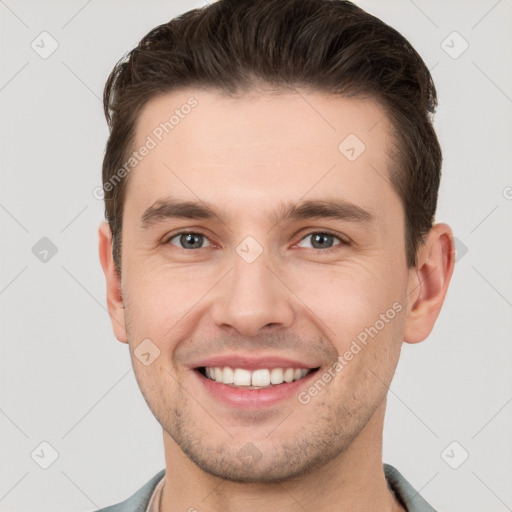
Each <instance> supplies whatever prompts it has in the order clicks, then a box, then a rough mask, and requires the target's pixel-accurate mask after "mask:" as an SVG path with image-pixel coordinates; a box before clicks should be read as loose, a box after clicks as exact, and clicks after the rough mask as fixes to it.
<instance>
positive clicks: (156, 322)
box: [99, 0, 454, 512]
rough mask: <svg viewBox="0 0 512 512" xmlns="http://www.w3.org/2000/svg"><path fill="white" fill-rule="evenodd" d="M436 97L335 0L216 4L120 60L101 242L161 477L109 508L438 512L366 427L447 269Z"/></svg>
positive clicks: (429, 320) (385, 33) (435, 304)
mask: <svg viewBox="0 0 512 512" xmlns="http://www.w3.org/2000/svg"><path fill="white" fill-rule="evenodd" d="M435 107H436V91H435V88H434V85H433V83H432V79H431V76H430V74H429V72H428V70H427V68H426V66H425V64H424V63H423V61H422V60H421V58H420V57H419V55H418V54H417V53H416V52H415V50H414V49H413V48H412V47H411V46H410V44H409V43H408V42H407V41H406V40H405V39H404V38H403V37H402V36H401V35H400V34H398V33H397V32H396V31H395V30H394V29H392V28H390V27H389V26H387V25H385V24H384V23H383V22H381V21H380V20H378V19H376V18H374V17H373V16H371V15H369V14H367V13H365V12H364V11H363V10H361V9H360V8H358V7H356V6H355V5H353V4H351V3H350V2H343V1H336V0H254V1H249V0H248V1H226V0H219V1H218V2H216V3H213V4H211V5H209V6H207V7H205V8H203V9H196V10H193V11H190V12H187V13H185V14H183V15H181V16H180V17H178V18H176V19H174V20H171V21H170V22H169V23H167V24H164V25H162V26H160V27H157V28H155V29H154V30H152V31H151V32H150V33H149V34H148V35H147V36H146V37H145V38H144V39H143V40H142V41H141V42H140V44H139V45H138V46H137V48H135V49H134V50H133V51H132V52H131V53H130V54H129V55H128V56H127V57H126V59H124V60H122V61H121V62H120V63H118V64H117V66H116V67H115V68H114V70H113V71H112V73H111V75H110V77H109V80H108V82H107V85H106V89H105V112H106V116H107V120H108V122H109V126H110V130H111V133H110V138H109V140H108V143H107V148H106V153H105V158H104V165H103V188H104V191H105V205H106V218H107V221H108V223H106V222H105V223H102V224H101V226H100V228H99V252H100V259H101V264H102V267H103V270H104V273H105V277H106V281H107V302H108V309H109V313H110V316H111V319H112V325H113V329H114V332H115V335H116V337H117V339H118V340H119V341H121V342H123V343H127V344H128V346H129V349H130V354H131V358H132V364H133V368H134V372H135V375H136V378H137V382H138V384H139V386H140V388H141V391H142V394H143V396H144V398H145V400H146V402H147V404H148V406H149V408H150V409H151V411H152V413H153V414H154V416H155V418H156V419H157V420H158V422H159V423H160V424H161V425H162V428H163V438H164V447H165V460H166V468H165V470H162V471H161V472H160V473H158V474H157V475H155V476H154V477H153V478H152V479H151V480H150V481H149V482H148V483H147V484H146V485H145V486H144V487H143V488H142V489H140V490H139V491H138V492H136V493H135V494H134V495H133V496H132V497H130V498H129V499H127V500H126V501H125V502H123V503H121V504H118V505H116V506H113V507H110V508H107V509H105V510H108V511H111V512H114V511H131V510H140V511H143V510H148V511H151V512H156V511H161V512H175V511H178V510H180V511H185V510H189V511H194V510H198V511H209V512H214V511H220V510H222V511H233V512H237V511H261V510H265V511H274V510H276V511H277V510H279V511H296V510H310V511H313V510H314V511H334V510H336V511H351V512H355V511H376V510H378V511H381V512H384V511H388V512H390V511H409V512H411V511H432V510H433V508H432V507H431V506H430V505H429V504H428V503H427V502H426V501H425V500H424V499H423V498H422V497H421V496H420V495H419V494H418V493H417V492H416V491H415V490H414V489H413V488H412V487H411V486H410V484H409V483H408V482H407V481H406V480H405V478H404V477H403V476H402V475H401V474H400V473H399V472H398V471H397V470H396V469H395V468H393V467H391V466H389V465H387V464H383V462H382V430H383V421H384V413H385V407H386V394H387V390H388V387H389V385H390V382H391V380H392V377H393V374H394V371H395V368H396V365H397V362H398V359H399V355H400V350H401V346H402V343H403V342H404V341H405V342H407V343H417V342H420V341H422V340H424V339H425V338H426V337H427V336H428V335H429V334H430V332H431V330H432V328H433V326H434V323H435V321H436V319H437V316H438V314H439V311H440V309H441V307H442V304H443V301H444V298H445V295H446V292H447V289H448V285H449V282H450V278H451V275H452V272H453V267H454V245H453V236H452V232H451V229H450V228H449V226H447V225H445V224H435V225H433V219H434V214H435V211H436V205H437V193H438V188H439V180H440V168H441V150H440V147H439V144H438V141H437V138H436V135H435V132H434V130H433V128H432V119H431V115H432V113H433V112H434V109H435Z"/></svg>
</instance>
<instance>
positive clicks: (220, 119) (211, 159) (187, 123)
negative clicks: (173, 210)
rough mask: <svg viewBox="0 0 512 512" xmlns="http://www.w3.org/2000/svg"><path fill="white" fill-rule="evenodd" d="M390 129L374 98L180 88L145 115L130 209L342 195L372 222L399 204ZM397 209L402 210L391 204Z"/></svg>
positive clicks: (148, 108)
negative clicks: (165, 202)
mask: <svg viewBox="0 0 512 512" xmlns="http://www.w3.org/2000/svg"><path fill="white" fill-rule="evenodd" d="M391 133H392V132H391V129H390V123H389V121H388V119H387V117H386V116H385V113H384V110H383V108H382V107H381V105H380V104H379V103H378V102H377V101H376V100H374V99H356V98H345V97H340V96H328V95H326V94H322V93H311V92H299V91H297V92H293V91H292V92H283V91H281V92H279V93H261V94H257V93H251V94H246V95H241V96H238V97H236V98H234V97H229V96H227V95H226V94H224V93H222V92H219V91H215V90H198V89H187V90H180V91H176V92H172V93H168V94H163V95H161V96H159V97H156V98H153V99H152V100H150V101H149V102H148V103H147V104H146V105H145V107H144V108H143V109H142V111H141V113H140V115H139V119H138V123H137V127H136V133H135V144H134V148H133V149H134V150H135V151H137V150H139V149H140V148H142V147H143V146H146V147H149V148H150V149H149V150H148V151H144V153H145V156H143V157H142V158H141V157H140V156H139V161H138V162H137V165H136V166H135V167H134V169H133V171H132V172H131V174H130V177H129V186H128V189H127V193H126V199H125V201H126V203H128V202H130V204H131V206H133V207H135V208H147V207H148V206H149V205H150V204H152V203H153V202H154V201H155V200H157V199H159V198H161V197H165V196H166V195H171V194H172V195H173V196H180V197H183V198H184V199H187V200H195V201H197V200H201V199H202V200H205V201H208V202H209V203H213V204H216V203H217V204H219V205H226V203H229V204H230V205H232V206H233V208H236V207H240V208H243V209H244V210H245V211H246V212H247V213H249V210H248V208H249V207H250V206H251V205H259V206H260V207H259V208H258V211H261V210H262V208H263V205H265V204H268V205H270V203H271V202H272V201H275V202H282V201H283V200H286V201H292V202H293V201H297V200H299V199H300V198H304V197H305V196H308V198H310V197H311V198H313V197H314V198H321V197H324V196H325V195H326V194H327V195H329V196H330V197H332V196H340V197H342V198H344V199H346V200H350V201H352V202H356V203H358V204H359V205H360V206H362V207H366V208H367V209H369V210H373V211H374V212H376V214H377V215H378V214H379V211H381V210H382V209H385V208H389V207H390V203H393V202H394V203H399V198H398V196H397V195H396V193H395V191H394V190H393V189H392V187H391V185H390V182H389V171H390V168H392V166H393V165H394V162H393V161H392V160H391V159H390V156H389V153H390V152H389V150H390V148H391V147H392V146H393V141H392V135H391ZM395 206H396V204H395Z"/></svg>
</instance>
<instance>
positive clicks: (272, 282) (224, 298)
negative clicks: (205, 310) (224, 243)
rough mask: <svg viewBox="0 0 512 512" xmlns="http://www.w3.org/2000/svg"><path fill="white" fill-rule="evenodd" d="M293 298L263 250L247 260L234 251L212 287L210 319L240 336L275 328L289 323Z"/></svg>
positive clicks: (280, 327) (291, 317) (290, 321)
mask: <svg viewBox="0 0 512 512" xmlns="http://www.w3.org/2000/svg"><path fill="white" fill-rule="evenodd" d="M274 267H275V265H274ZM293 297H294V295H293V293H292V292H291V291H290V289H289V288H288V287H287V285H286V283H285V282H284V280H283V279H282V277H281V276H280V275H279V272H278V271H276V270H275V269H274V268H272V265H271V264H270V262H269V261H268V258H267V257H266V254H265V252H263V253H262V254H261V255H260V256H259V257H258V258H257V259H256V260H255V261H253V262H251V263H248V262H247V261H245V260H244V259H243V258H241V257H239V256H238V254H234V257H233V266H232V268H231V271H230V272H229V273H228V274H227V275H226V276H225V278H224V279H222V280H221V282H220V283H219V284H218V285H217V287H216V293H215V298H214V300H213V301H212V319H213V321H214V322H215V325H216V326H217V327H219V328H222V329H228V328H233V329H236V330H237V331H238V332H239V334H240V335H243V336H256V335H257V334H259V333H260V331H263V330H268V329H273V330H279V329H282V328H286V327H289V326H290V325H292V323H293V320H294V314H295V313H294V310H293V308H292V301H293Z"/></svg>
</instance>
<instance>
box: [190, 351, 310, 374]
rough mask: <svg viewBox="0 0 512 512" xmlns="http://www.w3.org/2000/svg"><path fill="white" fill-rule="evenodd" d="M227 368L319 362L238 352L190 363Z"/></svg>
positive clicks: (193, 366)
mask: <svg viewBox="0 0 512 512" xmlns="http://www.w3.org/2000/svg"><path fill="white" fill-rule="evenodd" d="M224 366H227V367H229V368H244V369H247V370H256V369H258V368H269V369H272V368H308V369H313V368H318V367H319V366H320V364H316V363H308V362H305V361H300V360H297V359H290V358H284V357H278V356H270V355H269V356H262V357H249V356H242V355H239V354H233V355H223V356H220V355H219V356H212V357H208V358H206V359H201V360H200V361H197V362H194V363H193V364H191V365H190V367H191V368H201V367H208V368H215V367H221V368H222V367H224Z"/></svg>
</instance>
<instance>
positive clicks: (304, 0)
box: [103, 0, 442, 273]
mask: <svg viewBox="0 0 512 512" xmlns="http://www.w3.org/2000/svg"><path fill="white" fill-rule="evenodd" d="M261 84H264V85H265V86H268V87H269V88H274V89H280V88H282V89H286V88H303V89H304V90H310V91H315V92H325V93H327V94H335V95H342V96H357V97H365V96H367V97H372V98H375V99H377V100H378V101H379V102H380V104H381V105H382V106H383V108H384V109H385V112H386V114H387V115H388V117H389V119H390V121H391V123H392V126H393V128H394V140H395V148H394V151H393V155H390V156H392V158H393V159H395V163H396V166H393V167H392V168H391V170H390V180H391V184H392V186H393V188H394V189H395V191H396V192H397V193H398V195H399V196H400V198H401V200H402V203H403V207H404V215H405V227H404V233H405V245H406V256H407V264H408V266H409V267H410V266H415V265H416V252H417V249H418V247H419V244H420V243H423V241H424V235H425V234H426V233H428V232H429V230H430V228H431V227H432V223H433V221H434V215H435V212H436V207H437V195H438V189H439V182H440V177H441V162H442V155H441V148H440V146H439V142H438V140H437V137H436V134H435V131H434V128H433V126H432V115H433V114H434V112H435V108H436V106H437V95H436V90H435V87H434V84H433V81H432V77H431V75H430V72H429V70H428V68H427V66H426V65H425V63H424V62H423V60H422V59H421V57H420V56H419V55H418V53H417V52H416V51H415V50H414V48H413V47H412V46H411V44H410V43H409V42H408V41H407V40H406V39H405V38H404V37H403V36H402V35H401V34H399V33H398V32H397V31H396V30H395V29H393V28H391V27H390V26H388V25H387V24H385V23H384V22H383V21H381V20H379V19H378V18H376V17H374V16H372V15H370V14H368V13H367V12H365V11H364V10H362V9H361V8H359V7H357V6H356V5H354V4H352V3H351V2H348V1H343V0H218V1H217V2H215V3H212V4H211V5H208V6H206V7H204V8H201V9H194V10H191V11H188V12H186V13H184V14H182V15H180V16H178V17H176V18H174V19H172V20H171V21H169V22H168V23H165V24H163V25H160V26H158V27H156V28H154V29H153V30H151V31H150V32H149V33H148V34H147V35H146V36H145V37H144V38H143V39H142V40H141V41H140V43H139V44H138V46H137V47H136V48H134V49H133V50H132V51H131V52H129V53H128V54H127V55H126V56H125V57H124V58H123V59H121V60H120V61H119V62H118V63H117V64H116V66H115V67H114V69H113V70H112V72H111V74H110V76H109V78H108V80H107V83H106V85H105V91H104V97H103V101H104V109H105V116H106V118H107V122H108V125H109V128H110V136H109V139H108V142H107V145H106V150H105V157H104V160H103V189H104V198H105V217H106V219H107V220H108V222H109V225H110V229H111V231H112V236H113V247H112V251H113V259H114V263H115V266H116V269H117V271H118V272H119V273H120V272H121V258H120V256H121V232H122V216H123V206H124V204H123V203H124V196H125V191H126V187H127V182H128V179H129V176H126V177H124V179H123V180H121V181H120V182H119V183H118V184H116V186H112V181H111V180H112V178H113V177H114V175H115V174H116V172H117V171H118V170H119V169H120V168H121V167H122V166H123V162H125V160H126V157H127V155H128V154H129V153H130V151H131V149H132V145H133V142H134V135H135V133H134V132H135V128H136V122H137V117H138V115H139V113H140V111H141V108H142V107H143V106H144V105H145V104H146V103H147V102H148V100H150V99H151V98H153V97H155V96H157V95H160V94H162V93H167V92H171V91H175V90H177V89H182V88H185V87H199V88H215V89H218V90H221V91H223V92H225V93H226V94H228V95H232V96H234V95H242V94H243V93H244V92H245V93H247V92H249V91H251V90H255V89H258V86H261ZM108 183H110V185H111V186H109V187H106V184H108Z"/></svg>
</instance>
